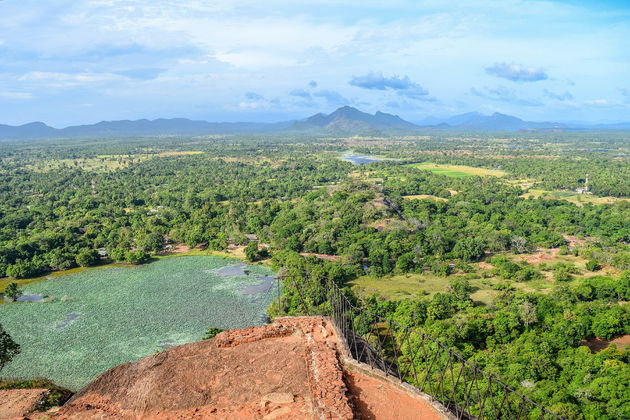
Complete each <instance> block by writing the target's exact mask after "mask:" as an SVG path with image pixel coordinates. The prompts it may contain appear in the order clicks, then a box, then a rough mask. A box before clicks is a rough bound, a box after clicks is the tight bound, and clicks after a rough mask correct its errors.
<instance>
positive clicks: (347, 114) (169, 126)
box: [0, 106, 630, 140]
mask: <svg viewBox="0 0 630 420" xmlns="http://www.w3.org/2000/svg"><path fill="white" fill-rule="evenodd" d="M627 129H630V122H628V123H617V124H593V125H588V124H562V123H557V122H532V121H524V120H521V119H520V118H517V117H514V116H511V115H505V114H500V113H498V112H495V113H494V114H492V115H483V114H480V113H478V112H469V113H466V114H461V115H455V116H453V117H450V118H446V119H440V118H435V117H427V118H426V119H424V120H423V121H421V122H419V123H418V124H414V123H411V122H409V121H405V120H403V119H402V118H400V117H399V116H397V115H392V114H386V113H384V112H380V111H378V112H376V114H374V115H372V114H368V113H365V112H362V111H359V110H358V109H356V108H353V107H350V106H344V107H341V108H339V109H337V110H336V111H334V112H333V113H331V114H328V115H326V114H322V113H319V114H315V115H313V116H311V117H308V118H306V119H305V120H300V121H283V122H277V123H253V122H232V123H225V122H224V123H212V122H207V121H195V120H189V119H186V118H172V119H157V120H146V119H143V120H135V121H129V120H122V121H102V122H99V123H96V124H90V125H77V126H71V127H66V128H62V129H57V128H53V127H50V126H48V125H46V124H44V123H42V122H32V123H28V124H24V125H21V126H9V125H2V124H0V140H4V139H13V140H20V139H50V138H76V137H86V138H95V137H135V136H156V135H177V134H182V135H204V134H206V135H207V134H237V133H238V134H248V133H250V134H251V133H285V134H290V133H308V134H333V135H354V134H368V135H369V134H372V135H374V134H376V135H378V134H394V133H396V134H400V133H413V132H418V131H427V130H432V131H433V130H445V131H446V130H452V131H519V130H528V131H529V130H543V131H552V130H627Z"/></svg>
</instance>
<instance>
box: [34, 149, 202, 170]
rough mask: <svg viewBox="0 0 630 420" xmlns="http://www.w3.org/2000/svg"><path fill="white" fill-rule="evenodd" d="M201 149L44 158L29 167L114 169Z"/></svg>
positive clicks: (36, 168)
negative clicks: (91, 156)
mask: <svg viewBox="0 0 630 420" xmlns="http://www.w3.org/2000/svg"><path fill="white" fill-rule="evenodd" d="M201 153H203V152H201V151H163V152H155V153H151V154H137V155H101V156H97V157H93V158H79V159H54V160H43V161H41V162H37V163H36V164H33V165H28V166H27V168H28V169H31V170H33V171H36V172H47V171H52V170H59V169H63V168H81V169H83V170H84V171H97V172H100V171H112V170H115V169H121V168H124V167H127V166H129V165H131V164H133V163H139V162H143V161H146V160H149V159H152V158H155V157H169V156H190V155H198V154H201Z"/></svg>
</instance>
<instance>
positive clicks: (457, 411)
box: [275, 274, 561, 420]
mask: <svg viewBox="0 0 630 420" xmlns="http://www.w3.org/2000/svg"><path fill="white" fill-rule="evenodd" d="M276 281H277V287H276V291H277V301H276V302H275V305H276V309H277V311H278V314H286V311H285V307H286V306H287V305H286V303H287V302H286V300H287V298H291V299H296V298H297V299H298V304H299V305H300V306H301V310H300V311H299V312H303V314H306V315H325V316H328V317H329V318H330V319H331V321H332V322H333V323H334V324H335V326H336V327H337V329H338V330H339V332H340V333H341V336H342V337H341V339H343V340H344V342H345V344H346V347H347V348H348V349H349V351H350V355H351V356H352V358H354V359H355V360H357V361H358V362H363V363H366V364H368V365H370V366H371V367H372V368H376V369H380V370H382V371H383V372H384V373H385V375H386V376H392V377H394V378H395V379H397V380H399V381H401V382H406V383H408V384H410V385H411V386H413V387H414V388H416V389H417V390H418V391H420V392H423V393H425V394H427V395H429V396H430V397H431V398H432V399H433V400H435V401H438V402H440V403H441V404H442V405H443V406H444V407H445V408H446V409H447V410H448V411H450V412H451V413H452V414H453V415H454V416H455V417H456V418H457V419H497V420H498V419H518V420H520V419H528V418H531V419H545V418H548V419H551V418H554V419H561V417H559V416H557V415H556V414H554V413H552V412H551V411H549V410H547V409H546V408H545V407H543V406H541V405H539V404H537V403H535V402H534V401H532V400H530V399H529V398H527V397H526V396H524V395H522V394H520V393H518V392H517V391H515V390H514V389H512V388H510V387H509V386H507V385H506V384H504V383H503V382H501V381H500V380H498V379H496V378H495V377H493V376H492V375H489V374H487V373H485V372H484V371H483V370H481V369H480V368H479V367H477V366H476V365H474V364H473V363H471V362H469V361H468V360H466V359H465V358H464V357H462V356H461V355H460V354H458V353H457V352H455V351H453V350H451V349H450V348H448V347H447V346H445V345H444V344H442V343H441V342H440V341H439V340H436V339H433V338H431V337H429V336H427V335H426V334H424V333H421V332H418V331H416V330H414V329H412V328H409V327H405V326H403V325H400V324H398V323H396V322H395V321H393V320H391V319H388V318H385V317H383V316H380V315H378V314H375V313H372V312H370V311H369V310H367V309H364V308H359V307H357V306H355V305H353V304H352V302H351V301H350V300H349V299H348V297H347V296H346V295H345V294H344V293H343V291H342V290H341V289H340V288H339V286H338V285H337V284H335V282H334V281H332V280H331V279H329V278H327V277H324V276H313V275H307V274H302V275H301V276H285V277H281V276H279V277H278V278H277V280H276ZM307 288H308V289H310V290H309V292H310V293H309V294H307ZM281 289H284V290H283V291H282V293H281ZM283 299H284V301H283ZM292 314H295V313H292Z"/></svg>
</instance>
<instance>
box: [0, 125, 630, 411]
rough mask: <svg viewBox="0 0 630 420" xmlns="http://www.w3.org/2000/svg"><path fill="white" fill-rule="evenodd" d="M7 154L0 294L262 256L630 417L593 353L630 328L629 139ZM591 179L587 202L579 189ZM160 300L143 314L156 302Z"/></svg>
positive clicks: (607, 368) (524, 385)
mask: <svg viewBox="0 0 630 420" xmlns="http://www.w3.org/2000/svg"><path fill="white" fill-rule="evenodd" d="M3 146H6V147H3V150H2V152H0V159H1V164H2V165H1V166H0V277H2V276H7V278H6V279H2V280H0V288H4V287H6V286H8V285H9V284H10V283H13V282H17V285H18V286H23V285H24V284H27V283H28V281H29V280H28V279H29V278H32V277H34V276H39V275H42V274H45V273H48V272H51V271H56V270H63V269H68V268H72V267H77V266H91V265H98V264H103V263H107V262H130V263H142V262H146V261H149V260H150V258H151V257H152V256H153V255H155V254H157V253H160V252H163V251H165V250H167V249H168V248H169V247H171V246H175V245H186V246H188V247H190V248H193V247H196V248H197V249H199V248H202V249H206V250H208V251H212V252H224V253H225V252H227V253H228V254H227V255H229V254H230V253H231V254H233V255H237V254H236V253H237V252H238V253H240V254H238V255H239V256H242V257H243V258H246V259H248V260H249V261H258V260H265V259H267V258H268V257H269V256H271V260H272V262H273V264H275V265H276V268H278V269H281V270H282V272H283V273H298V272H301V271H302V270H307V271H310V272H313V273H318V274H322V275H326V276H328V277H329V278H332V279H333V280H334V281H336V282H337V283H338V284H339V285H340V286H342V287H344V288H345V290H346V292H347V293H348V294H349V295H350V296H352V299H354V300H355V302H356V303H357V304H360V305H364V306H365V307H367V308H370V309H371V310H372V311H374V312H375V313H379V314H382V315H384V316H387V317H390V318H393V319H395V320H396V321H397V322H399V323H400V324H403V325H405V326H409V327H414V328H416V329H418V330H421V331H424V332H426V333H427V334H429V335H430V336H432V337H435V338H436V339H439V340H441V341H442V342H443V343H445V344H447V345H448V346H451V347H452V348H454V349H456V350H457V351H458V352H459V353H460V354H462V355H464V356H465V357H467V358H470V359H471V360H472V361H474V363H476V364H478V365H480V366H482V367H483V368H484V369H485V370H486V371H487V372H488V373H491V374H493V375H495V376H497V377H499V378H501V379H502V380H504V381H505V382H506V383H507V384H508V385H510V386H511V387H513V388H515V389H517V390H519V391H520V392H522V393H524V394H526V395H528V396H529V397H531V398H532V399H533V400H535V401H537V402H539V403H541V404H544V405H546V406H548V407H550V408H551V409H552V411H555V412H557V413H558V414H560V415H563V416H564V417H567V418H598V419H599V418H624V417H630V395H629V394H628V391H627V390H628V389H630V386H629V385H630V374H629V372H630V369H629V367H628V363H629V362H630V360H629V357H630V356H629V352H628V350H625V349H623V348H621V346H619V348H616V349H615V348H614V346H613V347H610V348H607V349H605V350H602V351H596V349H594V348H593V349H592V350H591V349H589V347H587V346H585V344H590V343H591V342H593V340H594V339H595V338H596V337H598V338H600V339H602V340H613V339H616V338H622V337H623V336H624V335H626V334H629V333H630V319H629V308H630V306H629V305H627V304H626V303H627V301H628V300H629V298H630V292H629V290H630V285H629V282H630V274H629V272H628V270H630V246H629V244H630V197H629V195H630V181H629V179H630V172H629V170H630V169H629V168H630V164H629V163H630V157H629V156H630V147H629V145H628V138H627V134H626V133H612V132H611V133H589V134H588V135H585V134H583V133H577V132H576V133H512V134H510V137H509V138H496V137H493V136H491V135H478V134H475V135H474V136H472V135H471V136H469V137H467V136H461V135H457V136H455V135H449V134H441V135H435V134H434V133H428V135H426V136H418V137H405V138H387V139H385V138H351V139H338V138H297V139H296V138H275V137H269V138H267V137H251V138H241V137H237V136H223V137H221V136H214V137H196V138H178V137H165V138H159V139H149V138H140V139H121V140H111V141H105V142H89V141H80V140H68V141H61V142H55V143H54V144H50V143H36V142H34V143H17V144H4V145H3ZM349 149H353V150H354V151H355V152H357V153H360V154H375V155H380V156H385V157H390V158H394V159H396V160H382V161H378V162H374V163H370V164H368V165H365V166H353V165H351V164H350V163H348V162H344V161H342V160H341V159H339V158H338V157H339V156H341V154H342V152H344V151H347V150H349ZM587 174H588V175H589V185H588V186H589V191H590V192H591V193H592V194H578V193H577V192H576V191H575V189H578V188H582V189H583V188H584V187H585V186H586V184H585V181H586V175H587ZM92 180H94V183H95V188H96V195H95V196H93V195H92V194H91V183H92ZM541 191H542V192H545V193H540V192H541ZM300 253H303V254H304V253H307V254H319V256H320V257H321V258H325V259H326V260H321V259H318V258H316V257H314V256H309V257H306V258H304V257H302V256H300V255H299V254H300ZM176 281H177V282H181V281H184V279H180V278H179V277H177V279H176ZM37 284H39V283H32V284H29V285H28V286H23V288H24V289H25V290H26V288H29V289H30V288H31V287H33V288H35V287H36V286H35V285H37ZM41 284H46V283H41ZM123 285H124V284H122V285H121V284H120V282H110V283H108V285H107V287H108V288H110V289H111V290H112V291H113V293H120V292H119V291H120V290H121V287H122V286H123ZM37 287H39V286H37ZM75 288H76V290H77V291H79V290H82V288H83V286H82V285H81V284H80V283H79V282H76V283H73V284H71V285H69V286H68V292H64V294H68V296H73V295H74V294H75V292H74V289H75ZM33 290H35V289H33ZM99 290H102V288H101V289H99ZM14 292H16V290H15V287H14V286H12V287H11V289H9V290H8V291H7V294H8V293H14ZM158 292H159V293H163V292H164V291H163V290H158V291H156V295H155V299H156V300H155V301H154V302H151V303H147V305H148V306H152V305H156V306H157V307H159V306H160V304H161V303H162V304H163V303H165V302H164V301H162V302H161V303H160V299H165V300H166V301H167V303H168V298H165V297H162V298H158V295H159V293H158ZM99 293H102V292H99ZM55 295H59V294H58V293H56V294H55ZM318 298H321V296H319V297H318V296H314V297H313V299H314V300H317V299H318ZM294 303H295V304H296V305H297V303H296V302H294ZM14 305H15V306H16V307H17V306H20V307H24V308H27V307H28V308H29V310H30V308H31V307H34V304H30V303H26V304H22V303H10V304H7V305H5V306H14ZM2 309H3V308H2V307H0V310H2ZM276 309H277V308H276ZM287 309H288V310H289V311H291V310H294V309H295V308H292V307H289V308H287ZM270 311H271V313H272V314H273V313H274V308H273V305H272V307H271V308H270ZM175 312H177V311H175ZM79 319H81V318H79ZM3 322H4V323H5V328H7V329H8V330H9V331H12V335H14V336H15V337H14V338H15V339H16V340H17V341H18V342H19V341H20V337H18V336H17V335H16V334H13V329H12V328H15V327H14V326H13V325H11V324H10V323H9V322H7V321H4V319H3ZM33 322H34V321H33ZM204 323H205V326H206V328H204V329H203V331H205V329H207V326H208V321H207V320H204ZM215 325H216V326H219V327H223V326H224V325H219V324H215ZM197 334H198V335H200V334H201V332H199V333H197ZM21 344H24V343H22V342H21ZM152 345H153V346H155V343H153V344H152ZM23 347H24V349H23V351H27V349H28V344H25V345H24V346H23ZM34 357H36V356H34Z"/></svg>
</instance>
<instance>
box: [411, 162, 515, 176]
mask: <svg viewBox="0 0 630 420" xmlns="http://www.w3.org/2000/svg"><path fill="white" fill-rule="evenodd" d="M408 166H411V167H413V168H417V169H420V170H423V171H431V172H434V173H436V174H440V175H446V176H450V177H451V178H464V177H468V176H496V177H502V176H505V175H506V173H505V171H501V170H498V169H486V168H475V167H473V166H464V165H445V164H438V163H431V162H422V163H412V164H410V165H408Z"/></svg>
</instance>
